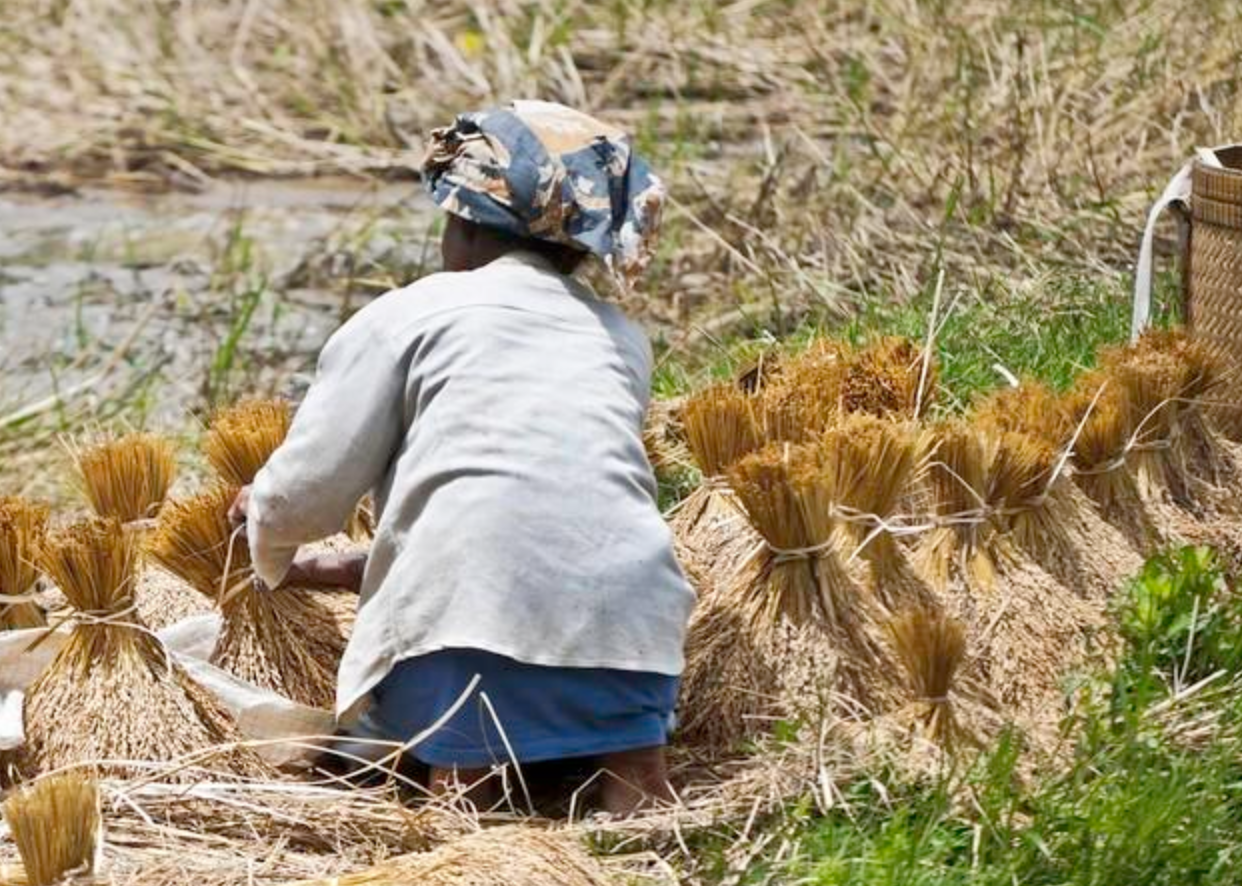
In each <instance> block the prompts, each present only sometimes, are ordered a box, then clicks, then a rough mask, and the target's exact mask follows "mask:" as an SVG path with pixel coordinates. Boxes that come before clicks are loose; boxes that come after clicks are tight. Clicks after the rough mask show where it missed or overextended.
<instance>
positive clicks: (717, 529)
mask: <svg viewBox="0 0 1242 886" xmlns="http://www.w3.org/2000/svg"><path fill="white" fill-rule="evenodd" d="M682 421H683V422H684V425H685V433H686V442H687V445H688V446H689V447H690V451H691V453H692V454H693V455H694V460H695V461H696V462H697V463H698V466H699V469H700V470H701V471H702V473H703V478H704V479H703V482H702V483H701V484H700V485H699V487H698V488H697V489H695V490H694V492H692V493H690V495H689V496H688V497H687V498H686V500H685V501H683V502H682V503H681V504H680V505H679V506H678V508H677V510H676V512H675V513H674V514H673V516H672V518H671V520H670V522H671V525H672V528H673V533H674V535H675V537H676V539H677V542H678V546H679V548H680V552H681V553H682V555H683V558H684V559H686V560H688V561H691V562H694V563H695V564H696V566H697V567H698V568H699V569H700V570H701V573H702V575H703V577H704V578H705V579H706V581H707V584H706V586H705V587H702V588H700V596H701V597H703V596H707V595H709V594H710V593H711V589H712V588H713V587H714V586H715V583H716V581H717V580H718V578H720V577H723V576H727V575H729V574H731V573H732V571H733V570H734V569H736V567H737V565H738V563H739V562H740V561H741V560H742V559H743V558H744V557H745V555H746V552H747V551H749V550H750V549H751V548H752V547H753V546H754V544H755V541H756V536H755V533H754V531H753V530H752V529H751V528H750V524H749V523H747V522H746V517H745V516H744V515H743V513H742V510H741V508H740V506H739V505H738V503H737V499H736V496H735V495H734V494H733V492H732V490H731V489H730V488H729V485H728V482H727V481H726V479H725V472H726V471H727V470H728V468H729V466H730V465H731V464H733V463H734V462H736V461H737V460H738V459H740V458H741V457H742V456H744V455H747V454H748V453H750V452H753V451H754V450H755V449H756V448H758V445H759V434H758V429H757V427H756V424H755V412H754V402H753V398H751V397H748V396H747V395H745V394H743V393H740V392H739V391H737V390H735V389H734V388H733V387H732V386H731V385H720V386H717V387H713V388H709V389H707V390H706V391H703V392H701V393H699V394H696V395H695V396H693V397H691V398H690V399H688V400H687V401H686V404H685V407H684V409H683V415H682Z"/></svg>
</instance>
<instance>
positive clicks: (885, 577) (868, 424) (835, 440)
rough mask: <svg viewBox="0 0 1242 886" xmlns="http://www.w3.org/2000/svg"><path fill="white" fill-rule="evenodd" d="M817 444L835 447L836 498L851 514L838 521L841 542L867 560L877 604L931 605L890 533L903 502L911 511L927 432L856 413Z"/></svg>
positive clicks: (890, 608) (926, 449)
mask: <svg viewBox="0 0 1242 886" xmlns="http://www.w3.org/2000/svg"><path fill="white" fill-rule="evenodd" d="M821 445H824V446H828V447H832V448H833V449H834V450H835V452H836V459H837V463H838V470H839V472H840V477H841V481H842V482H840V483H839V492H838V495H839V499H838V502H839V504H840V505H843V506H845V507H846V508H848V509H850V510H851V511H853V512H854V513H855V515H856V518H855V519H854V520H851V521H844V522H843V523H842V529H843V530H844V533H843V534H844V543H845V545H846V547H847V549H848V550H850V551H855V550H857V551H858V555H859V556H860V557H861V558H862V559H863V560H864V561H865V562H866V563H867V565H868V572H869V576H870V579H869V580H870V586H871V589H872V591H873V593H874V594H875V597H876V599H877V600H878V601H879V603H880V605H881V606H883V607H884V608H885V609H887V610H888V611H889V612H890V613H891V612H896V611H897V610H899V609H904V608H907V607H910V606H914V605H922V606H933V605H935V602H936V596H935V594H934V592H933V591H932V590H931V589H930V588H929V587H928V586H927V583H926V582H924V581H923V580H922V578H920V577H919V575H918V574H917V572H916V571H915V570H914V568H913V566H912V564H911V563H910V558H909V556H908V554H907V553H906V551H905V550H904V549H903V548H902V547H901V546H900V545H898V544H897V540H896V537H895V535H894V532H893V529H895V528H898V527H896V526H894V520H895V519H896V518H898V517H899V511H900V510H901V508H902V506H908V507H910V508H911V509H913V501H912V495H911V493H912V487H913V486H914V485H915V484H916V483H917V482H918V481H919V480H920V479H921V477H922V475H923V473H924V472H925V471H926V470H927V462H928V453H929V445H930V441H929V438H928V435H926V434H925V433H923V432H921V431H918V430H917V429H916V428H915V427H914V426H913V425H910V424H905V423H902V424H898V423H895V422H893V421H890V420H888V419H882V418H875V417H873V416H870V415H864V414H858V415H852V416H848V417H846V418H844V419H843V420H842V422H841V424H840V425H839V426H838V427H836V428H834V429H833V430H831V431H829V432H828V433H827V434H826V435H825V436H824V437H823V438H822V444H821ZM904 522H905V523H906V524H910V523H911V522H912V520H911V519H907V520H905V521H904ZM913 522H915V523H917V522H918V521H917V519H914V520H913ZM913 528H914V529H916V530H917V529H918V527H917V526H914V527H913Z"/></svg>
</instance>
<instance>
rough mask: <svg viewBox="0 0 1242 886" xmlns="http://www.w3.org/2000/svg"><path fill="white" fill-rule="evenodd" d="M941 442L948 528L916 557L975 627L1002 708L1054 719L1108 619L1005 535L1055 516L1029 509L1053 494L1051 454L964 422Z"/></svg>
mask: <svg viewBox="0 0 1242 886" xmlns="http://www.w3.org/2000/svg"><path fill="white" fill-rule="evenodd" d="M937 438H938V441H939V445H938V448H937V454H936V457H935V460H934V461H933V463H932V465H931V468H930V470H929V477H930V480H931V487H932V502H933V509H934V512H935V513H936V514H937V515H938V516H939V519H940V520H942V521H944V522H943V525H941V526H938V527H937V528H936V529H934V530H932V532H931V533H930V534H929V536H928V537H927V539H925V540H924V542H923V545H922V547H921V548H920V550H919V551H918V552H917V554H916V560H917V562H918V563H919V564H920V565H921V566H922V568H923V570H924V574H925V576H926V577H927V578H928V580H929V581H930V582H931V583H932V585H933V587H935V588H936V589H937V590H938V591H940V592H941V594H942V596H943V600H944V604H945V606H946V608H947V609H948V610H949V611H950V612H951V613H953V614H955V615H957V616H958V617H960V618H962V619H963V620H964V621H965V622H966V624H967V625H968V626H969V627H970V631H971V634H972V637H973V641H974V643H975V644H976V648H975V650H974V651H973V653H972V658H973V660H974V668H973V669H972V673H975V674H977V675H978V676H979V679H980V680H981V681H982V682H983V683H984V684H985V685H987V686H989V687H991V688H993V689H994V690H995V691H996V693H997V694H998V695H999V697H1000V698H1001V700H1002V701H1003V702H1005V703H1006V704H1008V705H1011V706H1013V707H1015V708H1017V709H1018V710H1020V711H1022V712H1024V713H1028V714H1032V715H1035V716H1038V717H1045V718H1046V717H1048V716H1049V715H1051V716H1052V717H1053V718H1054V719H1055V718H1056V717H1058V716H1059V709H1058V705H1057V704H1056V702H1057V700H1058V699H1059V691H1058V683H1059V680H1060V678H1061V676H1062V675H1063V674H1064V672H1065V670H1066V669H1067V668H1068V667H1069V666H1071V665H1072V664H1074V663H1075V662H1077V661H1078V660H1079V658H1080V656H1081V654H1082V653H1083V652H1084V651H1085V650H1084V644H1085V642H1086V641H1087V640H1088V639H1089V638H1090V636H1091V634H1092V632H1093V631H1094V630H1096V629H1097V628H1099V627H1100V626H1102V625H1103V623H1104V619H1103V612H1102V606H1100V605H1093V604H1091V603H1088V602H1087V601H1084V600H1082V599H1081V598H1079V597H1078V596H1077V595H1076V594H1074V593H1073V592H1071V591H1070V590H1069V589H1068V588H1066V587H1065V586H1064V585H1062V584H1061V583H1060V582H1058V581H1057V580H1056V579H1055V578H1054V577H1053V576H1052V575H1050V574H1049V573H1048V572H1047V571H1046V570H1045V569H1043V568H1041V566H1040V565H1038V564H1037V563H1036V562H1035V561H1034V560H1032V559H1031V558H1030V557H1029V556H1027V555H1026V554H1025V553H1024V552H1023V551H1022V550H1021V549H1020V548H1019V547H1018V546H1017V545H1016V544H1015V541H1014V538H1013V537H1012V536H1011V535H1009V534H1008V533H1007V532H1005V531H1004V530H1005V529H1006V521H1012V520H1014V519H1015V518H1017V517H1019V516H1021V517H1023V518H1024V519H1029V520H1030V521H1031V522H1030V523H1029V524H1028V528H1027V529H1026V530H1024V531H1027V532H1031V533H1036V534H1038V533H1039V532H1041V531H1042V527H1044V526H1045V525H1046V524H1047V521H1048V520H1049V519H1052V517H1051V515H1049V514H1048V513H1041V511H1040V508H1039V507H1035V508H1032V507H1030V505H1031V504H1032V503H1033V501H1034V497H1036V496H1039V495H1041V494H1044V493H1045V490H1046V488H1047V483H1048V477H1049V473H1050V470H1051V461H1052V458H1051V454H1050V453H1051V450H1050V449H1049V448H1048V447H1047V446H1046V444H1041V443H1039V441H1036V440H1033V438H1030V437H1027V436H1026V435H1022V434H1012V433H1011V434H1001V435H999V436H997V435H994V434H990V433H986V432H980V431H977V430H974V429H971V428H970V427H967V426H965V425H962V424H960V423H950V424H947V425H945V426H943V427H941V428H940V429H939V430H938V432H937ZM1027 511H1030V513H1027Z"/></svg>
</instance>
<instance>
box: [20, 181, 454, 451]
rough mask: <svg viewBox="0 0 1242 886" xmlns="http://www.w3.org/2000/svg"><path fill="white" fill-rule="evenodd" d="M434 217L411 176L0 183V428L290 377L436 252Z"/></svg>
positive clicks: (170, 418) (182, 406)
mask: <svg viewBox="0 0 1242 886" xmlns="http://www.w3.org/2000/svg"><path fill="white" fill-rule="evenodd" d="M433 219H434V213H433V212H432V209H431V207H430V204H429V203H428V202H427V201H426V199H425V198H424V197H423V196H422V194H421V192H419V191H418V189H417V187H416V186H414V185H409V184H405V185H400V186H396V185H393V186H381V187H375V186H368V185H364V184H360V183H357V182H352V181H323V180H316V181H314V182H309V183H308V182H256V183H245V184H221V185H219V186H216V187H214V188H212V189H211V190H208V191H205V192H203V193H197V194H168V195H158V196H150V195H133V194H126V193H118V192H115V191H91V190H86V191H82V192H78V193H74V194H71V195H64V196H53V197H49V196H33V195H24V194H3V193H0V439H3V437H4V436H5V435H7V437H8V438H9V439H10V440H11V439H12V438H13V436H14V434H15V433H17V432H18V431H21V430H23V429H30V428H36V427H43V428H45V427H46V426H47V425H48V423H49V422H59V423H60V424H61V425H63V426H66V427H72V426H75V425H76V424H78V423H80V422H83V421H91V420H96V419H100V418H104V419H106V418H108V417H109V416H114V415H115V416H122V417H124V418H125V419H126V420H127V421H130V422H132V423H145V424H155V425H170V426H179V423H181V422H183V421H184V420H185V418H186V416H187V415H188V414H191V413H193V412H194V411H196V410H201V409H202V408H203V407H204V406H205V405H206V402H207V399H208V397H209V396H211V395H215V396H228V395H229V394H234V393H241V392H260V393H266V392H270V391H273V390H277V389H281V388H288V387H290V386H295V387H296V385H297V383H298V378H299V374H304V373H305V372H306V371H307V370H308V368H309V367H310V366H312V365H313V358H314V355H315V353H316V352H317V351H318V349H319V347H320V346H321V345H322V343H323V341H324V339H325V338H326V337H327V335H328V334H329V333H330V332H331V331H332V329H334V328H335V327H336V326H337V325H338V324H339V322H340V321H341V319H342V317H343V316H345V315H346V314H348V312H349V311H351V310H353V309H355V308H357V307H358V306H360V305H361V304H363V303H365V302H366V300H367V299H369V298H371V297H373V296H374V295H375V294H376V293H378V292H381V291H383V289H384V288H385V287H386V286H389V285H392V284H394V283H400V282H406V281H407V280H408V279H409V278H411V277H413V276H417V275H418V274H420V273H423V272H425V270H428V269H430V268H431V262H433V261H434V257H435V250H434V248H429V242H430V241H429V237H430V235H431V233H432V231H431V225H432V224H433ZM248 312H249V319H248V320H247V319H246V317H247V313H248ZM3 470H4V465H0V472H3Z"/></svg>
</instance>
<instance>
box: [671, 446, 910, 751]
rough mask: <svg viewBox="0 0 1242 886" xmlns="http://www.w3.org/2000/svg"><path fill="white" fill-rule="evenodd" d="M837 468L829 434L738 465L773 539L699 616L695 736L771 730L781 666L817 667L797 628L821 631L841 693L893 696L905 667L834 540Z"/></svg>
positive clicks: (875, 703) (693, 678)
mask: <svg viewBox="0 0 1242 886" xmlns="http://www.w3.org/2000/svg"><path fill="white" fill-rule="evenodd" d="M838 476H839V465H838V463H837V460H836V450H835V447H834V446H831V445H829V446H820V445H819V444H810V445H805V446H800V447H792V446H789V445H787V444H774V445H772V446H769V447H767V448H765V449H763V450H761V451H760V452H758V453H755V454H753V455H750V456H747V457H746V458H744V459H742V460H741V461H740V462H738V463H737V464H736V465H735V466H734V467H733V469H732V470H731V471H730V478H731V481H732V484H733V488H734V489H735V490H736V491H737V493H738V496H739V498H740V499H741V501H742V503H743V505H744V506H745V508H746V512H747V514H748V515H749V518H750V521H751V523H752V524H753V525H754V527H755V528H756V530H757V531H758V532H759V533H760V535H762V537H763V539H764V542H765V543H764V545H763V546H762V547H760V548H759V549H758V551H757V552H756V553H755V555H754V556H752V558H751V559H750V561H749V562H748V563H747V564H746V565H745V566H744V568H743V569H741V570H739V571H738V572H737V574H736V575H735V576H734V577H733V580H732V581H731V582H729V584H728V585H727V586H725V587H723V588H722V589H721V591H720V595H719V598H718V599H716V600H714V601H712V605H710V606H708V607H704V608H702V609H700V610H699V611H698V612H696V614H695V617H694V619H692V622H691V627H690V637H689V640H688V642H687V668H686V673H685V677H684V681H683V698H684V699H685V704H686V711H685V722H684V724H683V726H684V731H685V734H686V735H687V737H689V738H690V740H691V741H695V742H699V743H702V744H707V745H709V746H712V747H717V748H719V747H728V746H730V745H731V744H732V743H735V742H736V741H738V740H740V739H742V738H745V737H747V736H749V735H752V734H754V733H755V732H756V731H757V730H762V728H763V726H764V725H765V724H763V723H762V722H761V721H762V718H764V717H767V716H770V715H771V714H772V711H773V707H774V704H775V703H776V699H775V698H774V697H773V696H774V695H775V693H776V692H777V690H778V683H779V682H780V681H779V680H778V676H779V675H780V674H781V672H783V671H786V670H789V669H798V668H800V667H805V666H806V665H807V663H806V662H804V661H801V660H796V661H795V660H793V659H801V658H804V657H805V654H804V653H805V649H803V650H795V649H793V648H791V647H789V646H787V645H785V641H786V640H787V638H788V637H789V636H790V632H791V631H792V632H793V633H795V634H800V635H801V636H802V637H803V638H808V637H809V638H810V640H809V642H810V646H809V647H806V648H809V650H810V651H811V653H812V654H813V655H816V656H818V658H819V659H820V661H821V663H822V662H827V661H830V660H833V659H835V660H836V662H837V670H836V678H837V684H838V690H839V691H840V692H842V693H845V694H846V695H848V697H849V698H850V699H852V700H853V701H854V702H855V703H856V704H858V705H861V706H862V707H863V708H867V709H872V710H874V709H877V708H880V707H882V706H883V705H884V704H885V703H886V701H887V697H888V690H889V689H891V685H892V678H893V676H894V667H893V664H892V662H891V660H889V659H888V657H887V655H886V654H885V652H884V650H883V648H882V647H881V646H880V644H879V643H878V642H877V641H876V640H875V639H874V638H873V637H872V635H871V633H870V627H871V625H872V624H873V623H874V620H873V615H872V613H871V611H870V609H869V607H868V599H867V597H866V595H865V594H863V593H862V592H861V590H860V589H859V588H858V587H857V585H856V584H855V583H854V581H853V579H852V578H851V576H850V575H849V573H848V572H847V571H846V569H845V567H844V565H843V563H842V562H841V560H840V557H839V552H838V550H837V545H836V544H835V543H834V540H833V536H834V530H835V528H836V525H837V522H838V517H837V516H836V513H835V503H836V488H837V484H838ZM737 674H750V675H751V678H750V680H749V681H747V683H745V684H743V685H741V686H735V685H730V684H727V683H725V682H724V681H723V680H722V675H737ZM886 681H887V682H886Z"/></svg>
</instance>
